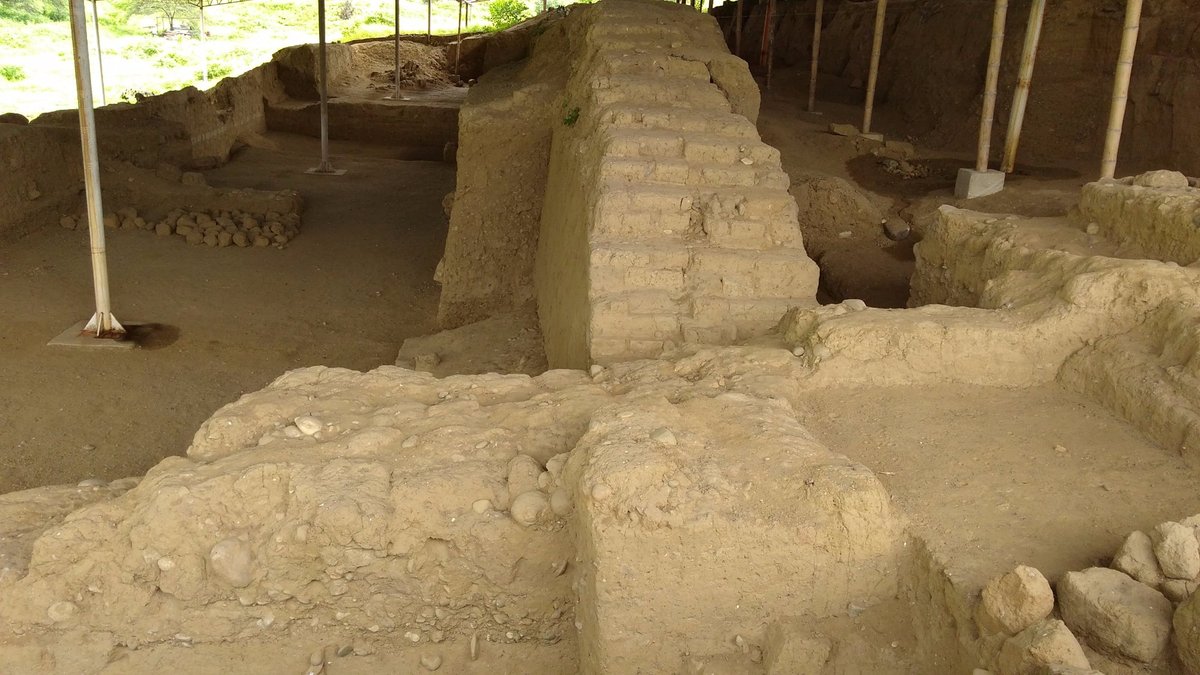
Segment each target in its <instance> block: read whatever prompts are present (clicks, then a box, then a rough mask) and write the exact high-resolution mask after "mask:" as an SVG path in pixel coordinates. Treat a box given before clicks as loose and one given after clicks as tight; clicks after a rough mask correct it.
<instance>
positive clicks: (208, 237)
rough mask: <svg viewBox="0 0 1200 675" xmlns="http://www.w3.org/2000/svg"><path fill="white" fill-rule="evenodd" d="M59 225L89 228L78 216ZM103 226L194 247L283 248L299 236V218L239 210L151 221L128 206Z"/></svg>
mask: <svg viewBox="0 0 1200 675" xmlns="http://www.w3.org/2000/svg"><path fill="white" fill-rule="evenodd" d="M59 224H60V225H61V226H62V227H63V228H65V229H68V230H76V229H83V228H86V227H87V222H86V220H84V219H82V218H77V217H75V216H63V217H62V218H61V219H60V220H59ZM104 227H105V228H107V229H110V230H145V231H148V232H154V233H155V234H157V235H159V236H160V237H169V236H171V235H177V236H179V237H182V238H183V239H184V241H186V242H187V243H189V244H192V245H193V246H201V245H204V246H211V247H219V248H225V247H228V246H237V247H240V248H245V247H248V246H255V247H260V248H262V247H267V246H275V247H276V248H283V247H285V246H286V245H287V243H288V242H290V241H291V240H292V239H295V238H296V236H297V235H299V234H300V216H299V214H296V213H277V212H274V211H271V212H268V213H265V214H258V213H247V212H244V211H239V210H236V209H235V210H229V211H226V210H220V211H211V212H205V211H185V210H183V209H175V210H174V211H171V212H170V213H168V214H167V215H166V217H165V218H163V219H162V220H160V221H157V222H151V221H148V220H146V219H145V218H143V217H141V216H139V215H138V212H137V209H134V208H130V207H126V208H122V209H118V210H117V211H116V212H115V213H110V214H108V215H106V216H104Z"/></svg>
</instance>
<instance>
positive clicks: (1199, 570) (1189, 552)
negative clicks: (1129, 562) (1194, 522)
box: [1150, 522, 1200, 579]
mask: <svg viewBox="0 0 1200 675" xmlns="http://www.w3.org/2000/svg"><path fill="white" fill-rule="evenodd" d="M1150 540H1151V541H1153V542H1154V555H1155V556H1156V557H1157V558H1158V566H1159V568H1161V569H1162V572H1163V575H1164V576H1167V577H1170V578H1172V579H1195V578H1196V576H1197V575H1200V542H1197V541H1196V533H1195V530H1193V529H1192V528H1190V527H1188V526H1186V525H1181V524H1179V523H1173V522H1166V523H1161V524H1159V525H1158V526H1156V527H1155V528H1154V530H1153V531H1152V532H1151V533H1150Z"/></svg>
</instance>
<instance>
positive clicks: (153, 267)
mask: <svg viewBox="0 0 1200 675" xmlns="http://www.w3.org/2000/svg"><path fill="white" fill-rule="evenodd" d="M269 140H270V141H271V142H272V143H273V144H275V145H276V146H277V147H276V149H274V150H272V149H267V148H248V149H246V150H245V151H243V152H242V153H241V154H240V155H238V156H237V157H236V159H235V160H234V161H233V162H231V163H230V164H228V165H227V166H225V167H223V168H221V169H218V170H215V171H211V172H209V173H208V174H207V178H208V180H209V182H210V183H211V184H212V185H214V186H219V187H237V186H243V187H255V188H264V189H281V188H293V189H297V190H299V191H300V192H301V193H302V194H303V195H304V197H305V200H306V211H305V213H304V222H303V227H302V233H301V235H300V236H299V237H298V238H297V239H296V240H294V241H293V242H292V243H290V244H289V245H288V246H287V248H286V249H284V250H277V249H275V248H267V249H255V248H248V249H233V248H229V249H210V248H207V247H192V246H188V245H187V244H185V243H183V242H182V240H180V239H179V238H175V237H171V238H160V237H156V236H154V235H153V234H151V233H146V232H142V231H110V232H109V233H108V242H109V269H110V276H111V279H112V296H113V303H114V311H115V313H116V315H117V317H118V318H119V319H120V320H122V321H126V322H134V321H137V322H153V323H157V324H163V325H164V328H163V329H162V330H160V331H158V332H157V333H156V334H155V336H154V337H153V338H152V339H151V341H150V343H149V344H147V346H146V348H143V349H139V350H135V351H131V352H121V353H114V352H109V351H93V350H71V349H65V348H57V347H48V346H46V342H47V341H49V340H50V339H51V338H53V337H54V336H55V335H57V334H58V333H59V332H61V331H62V330H64V329H65V328H66V327H67V326H69V325H71V324H72V323H74V322H76V321H79V320H81V319H85V318H87V317H88V316H90V314H91V312H92V311H93V307H94V305H93V304H92V303H93V300H92V293H91V270H90V268H89V266H88V255H87V234H86V232H70V231H65V230H61V229H59V228H57V227H47V228H45V229H43V230H42V231H40V232H37V233H35V234H33V235H31V236H29V237H26V238H24V239H22V240H20V241H18V242H16V243H15V244H12V245H10V246H8V247H6V248H5V249H4V250H3V252H2V254H0V312H3V314H4V316H6V317H8V329H7V330H5V331H3V333H0V354H2V355H3V357H2V358H0V373H3V377H4V382H5V387H4V388H3V390H2V391H0V493H3V492H8V491H11V490H19V489H22V488H28V487H33V486H38V485H47V484H55V483H70V482H75V481H79V480H83V479H87V478H93V477H96V478H105V479H115V478H119V477H123V476H131V475H139V474H142V473H145V471H146V470H147V469H148V468H150V467H151V466H153V465H154V464H155V463H157V462H158V461H159V460H160V459H162V458H163V457H166V456H168V455H174V454H181V453H183V452H184V450H186V449H187V445H188V443H189V442H190V440H191V437H192V434H194V433H195V431H196V429H197V428H198V427H199V426H200V423H201V422H203V421H204V420H205V419H207V418H208V417H209V416H210V415H211V414H212V412H213V411H214V410H216V409H217V408H218V407H220V406H221V405H223V404H225V403H227V402H229V401H231V400H233V399H235V398H236V397H238V396H239V395H240V394H242V393H244V392H247V391H254V390H257V389H259V388H261V387H262V386H264V385H265V384H267V383H268V382H270V381H271V380H272V379H274V378H275V377H277V376H279V375H280V374H281V373H283V372H284V371H286V370H288V369H291V368H296V367H299V366H305V365H312V364H315V363H321V364H326V365H337V366H345V367H348V368H356V369H368V368H372V367H374V366H377V365H381V364H390V363H392V362H394V360H395V357H396V351H397V349H399V347H400V345H401V343H402V342H403V341H404V340H405V339H406V338H408V337H412V336H415V335H422V334H425V333H429V332H431V331H432V330H434V324H433V317H434V314H435V312H436V308H437V295H438V289H437V285H436V284H435V283H434V282H433V281H432V277H433V271H434V268H435V266H436V265H437V261H438V259H439V258H440V256H441V251H442V248H443V241H444V237H445V227H446V221H445V215H444V214H443V213H442V207H441V201H442V197H443V196H444V195H445V194H446V193H447V192H449V191H450V190H452V189H453V186H454V167H453V166H452V165H448V164H442V163H436V162H406V161H399V160H395V159H392V158H391V157H389V150H388V149H387V148H383V147H377V146H368V145H365V144H358V145H355V144H350V143H335V144H334V147H333V153H334V154H333V156H334V161H335V164H336V165H337V166H338V167H340V168H345V169H347V170H348V173H347V174H346V175H345V176H341V177H336V178H333V177H318V176H309V175H305V174H304V173H303V170H304V169H305V168H308V167H309V166H310V165H313V164H315V160H316V158H317V157H318V156H319V150H318V146H317V143H316V141H315V140H312V139H307V138H301V137H289V136H280V135H272V136H270V137H269ZM268 145H270V144H268Z"/></svg>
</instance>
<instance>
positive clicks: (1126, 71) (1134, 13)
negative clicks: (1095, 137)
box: [1100, 0, 1142, 178]
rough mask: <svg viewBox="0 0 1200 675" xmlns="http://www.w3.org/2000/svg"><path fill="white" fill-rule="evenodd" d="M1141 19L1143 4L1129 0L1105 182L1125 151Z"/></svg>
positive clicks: (1111, 112)
mask: <svg viewBox="0 0 1200 675" xmlns="http://www.w3.org/2000/svg"><path fill="white" fill-rule="evenodd" d="M1141 18H1142V0H1128V2H1127V3H1126V5H1125V32H1124V33H1122V34H1121V54H1120V56H1119V57H1117V73H1116V75H1115V76H1114V78H1113V93H1112V106H1111V107H1110V108H1109V112H1108V133H1106V134H1105V136H1104V156H1103V157H1102V158H1101V160H1100V177H1101V178H1113V177H1114V176H1116V173H1117V152H1118V151H1119V150H1120V149H1121V129H1122V127H1123V126H1124V124H1125V106H1126V104H1127V103H1128V102H1129V75H1130V74H1131V73H1132V72H1133V53H1134V51H1135V50H1136V49H1137V38H1138V28H1139V24H1140V23H1141Z"/></svg>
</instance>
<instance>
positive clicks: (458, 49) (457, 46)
mask: <svg viewBox="0 0 1200 675" xmlns="http://www.w3.org/2000/svg"><path fill="white" fill-rule="evenodd" d="M462 16H463V3H462V0H458V41H457V42H455V43H454V76H455V77H458V57H459V56H461V55H462Z"/></svg>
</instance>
